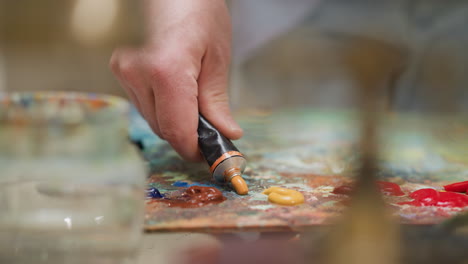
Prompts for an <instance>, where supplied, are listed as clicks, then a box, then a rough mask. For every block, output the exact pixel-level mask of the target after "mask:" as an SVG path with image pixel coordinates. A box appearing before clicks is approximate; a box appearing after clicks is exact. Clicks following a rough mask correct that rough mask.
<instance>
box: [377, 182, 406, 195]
mask: <svg viewBox="0 0 468 264" xmlns="http://www.w3.org/2000/svg"><path fill="white" fill-rule="evenodd" d="M376 183H377V185H378V186H379V189H380V191H381V192H382V193H383V194H385V195H389V196H403V195H405V193H404V192H403V191H402V190H401V188H400V185H398V184H396V183H393V182H385V181H376Z"/></svg>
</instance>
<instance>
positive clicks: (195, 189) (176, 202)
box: [157, 186, 226, 208]
mask: <svg viewBox="0 0 468 264" xmlns="http://www.w3.org/2000/svg"><path fill="white" fill-rule="evenodd" d="M225 200H226V197H224V196H223V194H222V193H221V191H219V190H218V189H216V188H213V187H203V186H192V187H189V188H188V189H187V190H185V191H184V192H183V193H182V194H181V195H180V196H179V197H174V198H166V199H161V200H157V202H162V203H166V204H167V205H168V206H169V207H182V208H196V207H202V206H206V205H209V204H218V203H222V202H224V201H225Z"/></svg>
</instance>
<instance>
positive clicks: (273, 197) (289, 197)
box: [262, 187, 304, 205]
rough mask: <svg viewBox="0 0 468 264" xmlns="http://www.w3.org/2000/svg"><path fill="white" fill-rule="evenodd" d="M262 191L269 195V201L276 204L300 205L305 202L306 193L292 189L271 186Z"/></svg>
mask: <svg viewBox="0 0 468 264" xmlns="http://www.w3.org/2000/svg"><path fill="white" fill-rule="evenodd" d="M262 193H263V194H266V195H268V201H270V202H272V203H276V204H281V205H298V204H301V203H303V202H304V195H302V193H300V192H298V191H295V190H291V189H286V188H281V187H270V188H268V189H266V190H264V191H263V192H262Z"/></svg>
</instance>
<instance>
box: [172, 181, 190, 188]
mask: <svg viewBox="0 0 468 264" xmlns="http://www.w3.org/2000/svg"><path fill="white" fill-rule="evenodd" d="M172 186H175V187H189V183H188V182H183V181H176V182H174V183H173V184H172Z"/></svg>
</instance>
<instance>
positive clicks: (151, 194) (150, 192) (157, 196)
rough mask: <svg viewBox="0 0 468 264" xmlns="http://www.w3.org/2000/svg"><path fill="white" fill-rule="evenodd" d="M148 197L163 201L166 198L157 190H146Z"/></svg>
mask: <svg viewBox="0 0 468 264" xmlns="http://www.w3.org/2000/svg"><path fill="white" fill-rule="evenodd" d="M146 197H148V198H152V199H161V198H164V195H162V194H161V193H160V192H159V190H158V189H156V188H149V189H147V190H146Z"/></svg>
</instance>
